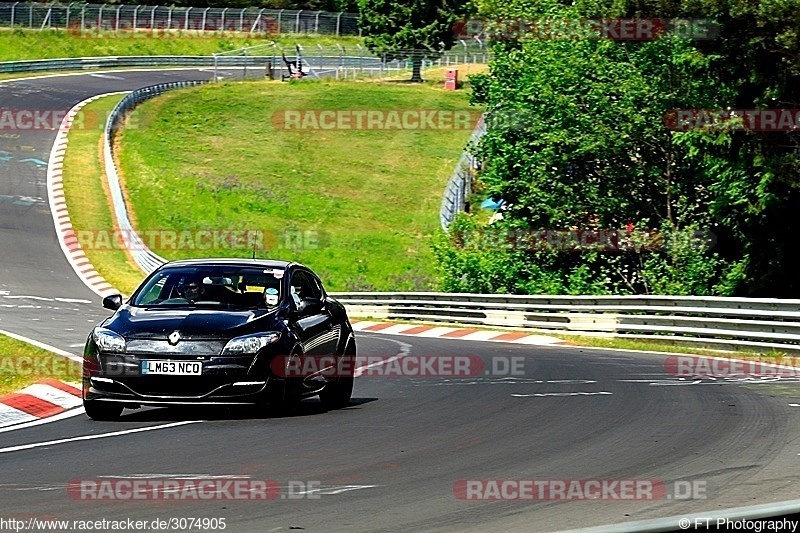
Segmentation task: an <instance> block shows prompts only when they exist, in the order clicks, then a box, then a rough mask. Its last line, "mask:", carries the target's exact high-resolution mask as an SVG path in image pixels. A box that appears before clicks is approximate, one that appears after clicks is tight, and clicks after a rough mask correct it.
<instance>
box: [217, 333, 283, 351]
mask: <svg viewBox="0 0 800 533" xmlns="http://www.w3.org/2000/svg"><path fill="white" fill-rule="evenodd" d="M280 338H281V334H280V333H278V332H275V331H268V332H266V333H256V334H254V335H244V336H243V337H236V338H235V339H231V340H229V341H228V344H226V345H225V348H223V349H222V355H248V354H254V353H256V352H257V351H259V350H260V349H261V348H263V347H264V346H267V345H269V344H272V343H273V342H276V341H277V340H278V339H280Z"/></svg>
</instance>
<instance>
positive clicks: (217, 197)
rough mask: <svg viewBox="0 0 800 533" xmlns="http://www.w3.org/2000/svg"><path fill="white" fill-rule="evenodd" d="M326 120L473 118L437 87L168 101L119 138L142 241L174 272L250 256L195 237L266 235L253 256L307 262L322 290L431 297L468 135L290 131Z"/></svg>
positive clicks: (209, 94)
mask: <svg viewBox="0 0 800 533" xmlns="http://www.w3.org/2000/svg"><path fill="white" fill-rule="evenodd" d="M323 110H325V111H334V112H335V111H348V110H350V111H352V110H376V111H382V112H384V113H386V112H389V111H399V112H403V111H405V110H430V111H435V112H438V111H445V112H454V111H467V112H469V111H471V112H472V113H473V115H472V118H473V119H474V118H476V117H477V114H478V112H477V111H476V110H475V109H473V108H470V106H469V104H468V101H467V94H466V91H463V90H462V91H455V92H453V91H445V90H444V89H443V87H442V86H441V84H433V83H429V84H408V83H397V82H387V83H374V82H335V81H313V80H303V81H301V82H296V83H294V82H293V83H279V82H246V83H242V82H237V83H221V84H216V85H212V86H204V87H201V88H198V89H190V90H184V91H173V92H170V93H168V94H166V95H164V96H162V97H160V98H157V99H154V100H150V101H148V102H146V103H144V104H143V105H142V106H140V107H139V108H138V109H137V110H136V111H135V113H134V115H133V116H132V117H131V120H130V122H129V125H128V127H126V128H125V129H124V130H123V133H122V136H121V139H120V147H121V150H120V166H121V170H122V174H123V176H124V180H125V188H126V191H127V194H128V200H129V204H128V205H129V206H131V207H132V211H133V213H134V218H135V222H134V223H135V225H136V227H137V229H138V230H139V231H140V233H142V234H144V235H145V240H146V242H148V243H149V244H151V245H152V246H151V248H153V249H154V251H156V253H159V254H160V255H162V256H164V257H167V258H170V259H178V258H188V257H203V256H228V257H250V256H251V254H252V247H251V246H249V245H241V244H239V245H236V246H230V247H226V245H225V243H224V242H219V243H218V242H216V241H215V242H214V243H212V244H211V245H210V248H209V247H208V246H206V247H205V248H201V245H203V243H202V242H201V239H200V237H199V235H200V234H199V232H201V231H212V232H214V231H216V232H225V231H229V230H238V231H242V232H249V233H248V234H249V235H256V234H257V233H256V232H263V239H262V240H261V241H260V242H259V243H258V244H259V245H263V247H262V246H260V249H259V251H258V256H259V257H267V256H268V257H273V258H280V259H287V260H295V261H300V262H303V263H305V264H307V265H309V266H310V267H312V268H314V269H315V270H316V271H318V272H319V274H320V275H321V276H322V277H323V279H324V280H325V281H326V286H327V287H328V289H329V290H426V289H432V288H434V287H435V272H434V265H433V257H432V254H431V252H430V249H429V245H428V242H429V239H430V238H431V236H432V235H433V234H434V233H435V232H436V231H438V224H439V222H438V212H439V204H440V202H441V198H442V193H443V190H444V186H445V184H446V182H447V180H448V178H449V176H450V174H451V173H452V171H453V169H454V167H455V164H456V161H457V159H458V157H459V156H460V154H461V151H462V149H463V148H464V145H465V144H466V142H467V140H468V138H469V135H470V133H471V130H472V127H473V125H474V122H472V121H470V123H469V124H468V125H467V126H466V127H462V128H461V129H454V128H449V129H448V128H441V129H438V128H425V129H423V128H417V129H402V128H401V129H389V128H387V129H366V128H364V129H358V128H355V129H345V128H344V127H341V128H339V127H334V128H332V129H328V128H313V127H309V128H295V129H291V128H289V124H288V123H287V122H285V120H288V119H287V118H286V117H287V116H288V115H287V114H286V113H287V112H289V113H299V114H301V115H302V116H308V115H307V114H306V113H307V112H319V111H323ZM316 116H319V115H316ZM384 116H386V115H384ZM304 120H305V119H304ZM175 232H178V234H177V235H178V236H177V237H175V235H176V234H175ZM167 234H171V235H172V238H176V239H177V241H172V242H169V241H167V240H166V235H167ZM149 236H154V238H150V237H149ZM162 237H163V238H162ZM184 237H185V239H184ZM205 244H206V245H208V244H209V243H208V242H206V243H205Z"/></svg>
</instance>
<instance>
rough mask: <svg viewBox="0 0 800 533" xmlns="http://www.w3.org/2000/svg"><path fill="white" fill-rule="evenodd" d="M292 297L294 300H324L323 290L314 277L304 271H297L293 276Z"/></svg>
mask: <svg viewBox="0 0 800 533" xmlns="http://www.w3.org/2000/svg"><path fill="white" fill-rule="evenodd" d="M291 287H292V289H291V290H292V297H293V298H300V299H306V298H315V299H317V300H320V299H322V290H321V289H320V287H319V284H318V283H317V280H316V279H314V277H313V276H312V275H310V274H309V273H307V272H304V271H302V270H297V271H295V272H294V274H292V282H291Z"/></svg>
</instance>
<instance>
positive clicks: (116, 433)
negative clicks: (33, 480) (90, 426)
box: [0, 420, 202, 453]
mask: <svg viewBox="0 0 800 533" xmlns="http://www.w3.org/2000/svg"><path fill="white" fill-rule="evenodd" d="M200 422H202V420H185V421H183V422H171V423H169V424H162V425H160V426H150V427H145V428H136V429H125V430H122V431H112V432H111V433H100V434H97V435H81V436H80V437H70V438H67V439H58V440H48V441H45V442H32V443H30V444H20V445H19V446H9V447H8V448H0V453H10V452H18V451H22V450H31V449H33V448H42V447H45V446H55V445H58V444H66V443H68V442H79V441H84V440H96V439H105V438H107V437H119V436H120V435H129V434H131V433H142V432H145V431H155V430H157V429H168V428H174V427H178V426H185V425H187V424H198V423H200Z"/></svg>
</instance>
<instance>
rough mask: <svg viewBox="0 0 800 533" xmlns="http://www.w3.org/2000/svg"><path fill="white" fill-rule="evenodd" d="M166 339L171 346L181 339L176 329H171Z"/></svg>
mask: <svg viewBox="0 0 800 533" xmlns="http://www.w3.org/2000/svg"><path fill="white" fill-rule="evenodd" d="M167 339H168V340H169V343H170V344H171V345H172V346H175V345H176V344H178V341H179V340H181V334H180V332H178V331H173V332H172V333H170V334H169V337H167Z"/></svg>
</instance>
